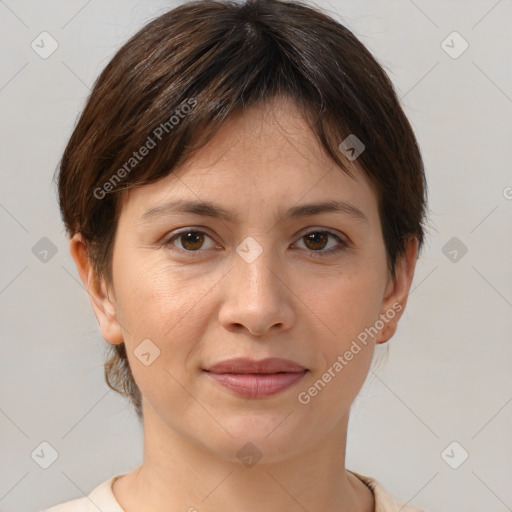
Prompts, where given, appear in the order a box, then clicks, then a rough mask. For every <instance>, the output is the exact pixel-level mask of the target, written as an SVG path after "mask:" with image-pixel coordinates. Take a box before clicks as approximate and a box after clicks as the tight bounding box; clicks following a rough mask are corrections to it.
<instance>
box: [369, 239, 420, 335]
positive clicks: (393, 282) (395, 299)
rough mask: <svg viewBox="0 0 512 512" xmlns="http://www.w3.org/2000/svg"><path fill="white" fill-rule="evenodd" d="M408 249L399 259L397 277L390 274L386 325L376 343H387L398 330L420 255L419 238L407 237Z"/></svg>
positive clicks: (383, 315)
mask: <svg viewBox="0 0 512 512" xmlns="http://www.w3.org/2000/svg"><path fill="white" fill-rule="evenodd" d="M406 243H407V245H406V251H405V254H404V256H403V257H402V258H400V259H399V260H398V261H397V264H396V270H395V278H394V279H393V278H392V277H391V276H389V279H388V284H387V287H386V292H385V296H384V301H383V303H382V309H381V316H380V318H381V319H382V320H383V323H384V327H383V328H382V329H381V330H380V331H379V333H378V335H377V338H376V340H375V341H376V343H386V341H388V340H389V339H390V338H392V337H393V335H394V334H395V332H396V329H397V327H398V321H399V320H400V318H401V316H402V314H403V312H404V310H405V306H406V304H407V298H408V296H409V290H410V288H411V284H412V279H413V277H414V270H415V268H416V259H417V256H418V239H417V238H416V237H410V238H408V239H407V242H406Z"/></svg>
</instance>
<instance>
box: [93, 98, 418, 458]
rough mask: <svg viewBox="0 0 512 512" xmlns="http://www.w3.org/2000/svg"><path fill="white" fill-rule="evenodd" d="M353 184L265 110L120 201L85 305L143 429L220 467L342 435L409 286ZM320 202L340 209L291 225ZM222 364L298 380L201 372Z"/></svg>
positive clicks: (278, 106)
mask: <svg viewBox="0 0 512 512" xmlns="http://www.w3.org/2000/svg"><path fill="white" fill-rule="evenodd" d="M352 169H353V171H354V175H355V177H356V179H352V178H350V177H349V176H347V175H346V174H345V173H343V171H342V170H341V169H340V168H339V167H337V166H336V165H335V164H334V162H333V161H332V160H330V159H329V158H328V157H327V155H326V154H325V153H324V152H323V150H322V149H321V147H320V145H319V144H318V142H317V141H316V140H315V138H314V136H313V134H312V132H311V131H310V130H309V129H308V127H307V125H306V124H305V123H304V121H303V120H302V119H301V117H300V116H299V113H298V111H297V110H296V109H295V107H294V105H293V104H292V103H291V102H289V101H285V100H280V101H279V102H276V103H275V104H273V105H270V104H268V105H267V106H266V107H265V108H254V109H252V110H249V111H247V112H246V113H245V114H244V115H243V116H242V117H239V118H237V119H235V120H233V121H232V122H230V123H229V124H227V125H225V126H224V127H223V128H222V129H221V130H220V131H219V132H218V133H217V134H216V136H215V137H214V138H213V139H212V140H211V141H210V143H209V144H208V145H207V146H205V147H204V148H202V149H201V150H200V151H199V152H197V153H196V155H195V156H194V157H193V158H192V159H190V160H188V161H187V162H186V163H185V164H184V165H183V166H181V167H179V168H178V169H176V170H175V171H173V173H172V174H170V175H169V176H167V177H165V178H164V179H161V180H160V181H158V182H156V183H153V184H150V185H146V186H143V187H141V188H138V189H133V190H131V191H130V193H129V195H128V196H127V198H126V200H125V202H124V206H123V210H122V213H121V215H120V219H119V224H118V230H117V233H116V240H115V246H114V251H113V288H112V293H111V294H110V296H109V297H110V298H109V299H106V298H103V299H102V298H101V297H100V298H99V301H101V300H104V302H103V305H104V308H103V309H102V308H99V307H98V302H96V303H95V304H93V305H95V311H96V314H97V316H98V319H99V321H100V325H101V329H102V333H103V335H104V337H105V339H107V341H109V342H111V343H119V342H121V341H124V343H125V344H126V348H127V353H128V358H129V362H130V366H131V369H132V372H133V375H134V378H135V381H136V382H137V384H138V386H139V388H140V390H141V393H142V395H143V400H144V414H145V421H154V422H158V423H159V424H160V425H161V426H162V427H164V429H170V431H172V432H174V433H176V434H178V435H179V436H182V437H183V438H187V439H188V440H190V441H192V442H194V443H195V444H196V445H198V446H201V447H203V448H205V449H207V450H209V451H211V452H215V453H216V454H217V455H219V456H221V457H223V458H226V459H232V460H234V459H235V457H236V453H237V451H238V450H239V449H240V447H241V446H243V445H244V444H245V443H246V442H249V441H250V442H252V443H253V444H254V445H255V446H257V447H258V449H259V450H260V451H261V452H262V453H264V454H265V455H266V457H267V459H266V460H267V461H271V460H279V459H280V458H283V457H285V456H290V455H291V454H293V453H297V452H300V451H302V450H307V449H310V448H312V447H313V446H314V445H315V444H317V443H320V442H321V441H322V439H324V438H325V436H326V435H327V434H328V433H329V432H332V431H336V430H337V429H339V428H342V425H343V421H344V418H346V417H347V414H348V411H349V407H350V405H351V403H352V401H353V399H354V398H355V396H356V394H357V392H358V391H359V389H360V388H361V386H362V384H363V382H364V380H365V378H366V376H367V373H368V370H369V366H370V362H371V359H372V355H373V349H374V346H375V343H376V342H382V341H386V339H388V338H389V337H390V336H391V335H392V334H393V332H394V329H395V327H396V322H397V320H398V318H399V316H400V310H401V309H402V308H403V307H404V306H405V300H406V294H407V291H408V286H409V285H410V280H411V279H412V273H411V269H410V267H408V268H409V270H404V272H402V270H401V267H400V266H399V267H397V279H396V280H391V279H388V274H387V265H386V253H385V247H384V242H383V238H382V234H381V223H380V219H379V214H378V205H377V198H376V194H375V191H374V189H373V188H372V186H371V184H370V182H369V181H368V179H367V178H366V177H365V175H364V174H363V173H362V172H361V171H360V170H359V169H358V168H357V167H354V166H352ZM178 202H194V203H198V205H199V206H202V208H198V207H197V205H196V207H191V208H189V209H188V210H189V211H181V210H183V209H181V210H180V208H179V206H177V203H178ZM326 202H338V203H341V204H342V206H341V207H340V208H339V209H330V210H329V209H328V208H317V209H316V211H314V209H311V208H310V209H309V210H308V209H306V208H302V209H301V207H303V206H304V205H312V204H320V203H326ZM206 203H208V205H209V206H212V207H213V208H210V209H208V208H206V207H205V205H206ZM343 205H344V206H343ZM215 208H216V209H218V210H215ZM356 209H357V210H356ZM219 210H221V211H222V212H224V213H226V216H222V215H217V214H214V213H215V212H216V211H217V213H218V211H219ZM357 212H359V213H357ZM413 256H414V254H413ZM413 259H414V258H413V257H411V258H410V261H409V263H410V262H411V261H412V260H413ZM404 268H405V267H404ZM397 304H398V306H397ZM105 310H106V311H109V312H110V314H105ZM383 315H385V317H384V316H383ZM371 328H373V331H372V330H371ZM365 329H366V331H365ZM368 329H370V332H371V333H372V334H374V333H375V332H376V331H379V333H378V334H374V336H373V337H372V335H368ZM365 332H366V339H365V336H364V334H362V333H365ZM363 339H365V341H364V342H363ZM349 353H351V354H352V356H350V354H349ZM233 358H248V359H252V360H256V361H261V360H263V359H266V358H282V359H286V360H289V361H292V362H294V363H296V364H297V365H300V367H302V368H304V369H305V371H302V372H300V371H294V372H287V373H281V374H280V375H279V376H277V377H276V375H274V376H269V375H267V376H259V377H258V376H250V375H245V376H240V375H238V376H232V375H231V376H229V375H226V373H233V369H232V368H231V369H230V370H229V371H228V370H226V369H225V371H224V372H222V371H221V373H220V374H216V375H212V372H211V371H210V372H208V371H206V370H208V369H210V368H212V366H213V365H215V364H217V363H220V362H223V361H226V360H229V359H233ZM336 363H338V364H336ZM222 373H224V375H222ZM219 375H220V377H219ZM319 380H320V381H321V383H320V384H319ZM315 383H316V386H315ZM256 390H259V391H257V392H256Z"/></svg>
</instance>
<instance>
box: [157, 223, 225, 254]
mask: <svg viewBox="0 0 512 512" xmlns="http://www.w3.org/2000/svg"><path fill="white" fill-rule="evenodd" d="M207 240H210V246H208V244H206V247H204V246H205V242H206V241H207ZM176 242H179V244H177V243H176ZM163 246H164V247H166V248H167V249H177V250H181V251H185V252H203V251H201V250H200V249H205V248H206V249H209V248H212V247H214V246H215V243H214V242H213V240H212V239H211V238H210V237H209V236H208V235H207V234H206V233H204V232H203V231H198V230H194V229H187V230H184V231H181V232H179V233H175V234H174V235H172V236H170V237H169V238H168V239H167V240H166V241H165V242H164V243H163Z"/></svg>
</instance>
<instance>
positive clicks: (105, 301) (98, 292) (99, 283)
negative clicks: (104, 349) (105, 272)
mask: <svg viewBox="0 0 512 512" xmlns="http://www.w3.org/2000/svg"><path fill="white" fill-rule="evenodd" d="M69 252H70V253H71V256H72V258H73V260H74V262H75V265H76V268H77V270H78V273H79V275H80V279H81V280H82V282H83V284H84V287H85V290H86V291H87V294H88V295H89V298H90V300H91V305H92V307H93V310H94V314H95V316H96V319H97V320H98V323H99V325H100V330H101V334H102V336H103V338H104V339H105V340H106V341H108V342H109V343H111V344H112V345H117V344H120V343H122V342H123V341H124V340H123V334H122V330H121V326H120V325H119V323H118V321H117V311H116V304H115V301H114V300H112V299H111V298H110V297H109V294H108V290H107V286H106V283H105V280H104V279H103V278H101V277H99V276H98V275H97V274H96V272H95V271H94V268H93V265H92V263H91V260H90V258H89V254H88V251H87V246H86V244H85V241H84V239H83V236H82V234H81V233H76V234H75V235H74V236H73V237H72V238H71V240H70V242H69Z"/></svg>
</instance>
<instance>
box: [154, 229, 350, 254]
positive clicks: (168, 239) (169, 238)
mask: <svg viewBox="0 0 512 512" xmlns="http://www.w3.org/2000/svg"><path fill="white" fill-rule="evenodd" d="M189 232H198V233H202V234H204V235H206V236H207V237H209V238H210V239H211V240H212V242H213V243H215V244H217V246H218V245H220V244H218V243H217V242H216V241H215V239H214V237H213V236H212V235H211V234H210V233H209V232H208V228H206V227H204V226H186V227H184V228H179V229H178V230H177V231H173V232H172V233H168V234H166V235H165V236H164V237H163V238H162V239H161V241H160V242H159V246H161V247H167V248H168V247H169V246H171V245H172V246H173V247H172V249H171V250H177V251H179V252H181V253H187V254H196V253H201V252H205V250H201V249H199V250H197V251H187V250H185V249H182V248H180V247H176V246H175V245H174V243H173V242H174V241H176V240H177V239H179V237H180V235H182V234H184V233H189ZM310 233H327V234H328V235H331V236H333V237H334V238H336V239H337V240H338V245H337V246H336V247H331V248H330V249H328V250H326V251H323V250H319V251H312V250H308V249H302V250H303V251H307V252H308V253H309V254H312V255H314V256H319V257H321V256H322V255H326V256H328V255H330V254H335V253H337V252H340V251H342V250H344V249H346V248H348V247H349V245H350V240H349V239H348V237H346V235H344V234H342V233H339V232H335V231H334V230H331V229H330V228H325V227H322V226H309V227H307V228H304V229H303V230H301V231H299V233H298V235H296V236H297V237H298V238H297V240H296V241H295V242H294V243H293V244H292V245H295V244H296V243H298V242H299V241H300V240H302V238H304V237H305V236H306V235H308V234H310Z"/></svg>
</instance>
